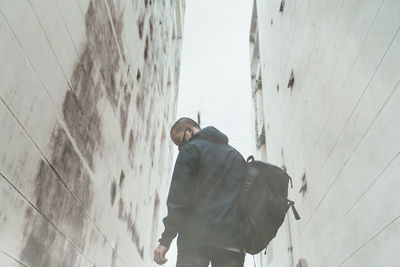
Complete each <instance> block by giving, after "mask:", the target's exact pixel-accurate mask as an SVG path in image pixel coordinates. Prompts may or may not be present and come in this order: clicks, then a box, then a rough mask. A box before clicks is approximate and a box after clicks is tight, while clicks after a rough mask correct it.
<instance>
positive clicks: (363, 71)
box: [250, 0, 400, 267]
mask: <svg viewBox="0 0 400 267" xmlns="http://www.w3.org/2000/svg"><path fill="white" fill-rule="evenodd" d="M399 14H400V2H399V1H396V0H389V1H381V0H379V1H374V0H351V1H327V0H318V1H309V0H308V1H298V0H295V1H288V0H272V1H259V0H255V1H254V9H253V18H252V23H251V33H250V55H251V71H252V73H251V75H252V87H253V99H254V106H255V130H256V141H257V151H258V154H259V155H258V156H259V158H261V159H263V160H266V161H268V162H270V163H273V164H275V165H278V166H281V167H282V168H284V169H286V170H287V172H288V173H289V174H290V175H291V176H292V178H293V183H294V188H293V189H289V198H290V199H292V200H294V201H295V202H296V208H297V209H298V211H299V213H300V216H301V220H299V221H296V220H295V219H294V217H293V214H292V213H291V212H288V215H287V217H286V220H285V222H284V224H283V225H282V227H281V228H280V230H279V232H278V234H277V236H276V238H275V239H274V240H273V241H272V242H271V244H270V245H269V246H268V249H267V251H266V253H265V254H264V253H262V254H260V255H258V256H257V261H258V264H259V265H258V266H279V267H280V266H303V267H304V266H324V267H325V266H352V267H353V266H399V264H400V257H399V256H398V251H399V249H400V245H399V243H398V241H397V239H398V236H399V235H400V220H399V216H400V206H399V205H398V202H399V200H400V197H399V194H398V193H397V190H396V189H395V188H399V187H400V180H399V175H400V157H399V153H400V141H399V136H400V124H399V123H398V122H399V121H400V108H399V106H400V88H399V81H400V73H399V71H398V69H397V68H398V66H399V63H400V35H399V29H400V16H399Z"/></svg>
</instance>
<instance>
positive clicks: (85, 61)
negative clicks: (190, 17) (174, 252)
mask: <svg viewBox="0 0 400 267" xmlns="http://www.w3.org/2000/svg"><path fill="white" fill-rule="evenodd" d="M184 10H185V3H184V1H183V0H162V1H154V0H145V1H127V0H114V1H111V0H96V1H95V0H70V1H61V0H57V1H54V0H52V1H50V0H40V1H39V0H21V1H12V0H6V1H1V3H0V43H1V49H0V62H1V63H2V64H1V65H2V66H1V67H0V68H1V72H0V100H1V101H0V122H1V131H0V148H1V149H0V192H1V193H0V201H1V203H2V205H1V208H0V266H115V267H116V266H146V267H147V266H154V265H155V264H154V263H153V262H152V258H153V249H154V247H155V245H156V241H157V238H158V236H159V233H160V232H161V230H162V229H161V228H162V227H161V225H160V223H159V222H160V221H161V218H160V216H159V214H160V213H161V214H162V211H163V208H164V207H162V206H161V207H160V200H162V199H165V198H166V191H167V190H166V189H167V188H168V183H169V182H168V181H169V179H168V176H169V174H170V172H171V163H172V162H171V161H172V153H173V150H172V145H171V142H168V141H169V140H168V138H169V128H170V126H171V125H172V123H173V121H174V120H175V116H176V101H177V95H178V79H179V65H180V54H181V39H182V26H183V14H184Z"/></svg>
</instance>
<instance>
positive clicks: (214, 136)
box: [190, 126, 229, 144]
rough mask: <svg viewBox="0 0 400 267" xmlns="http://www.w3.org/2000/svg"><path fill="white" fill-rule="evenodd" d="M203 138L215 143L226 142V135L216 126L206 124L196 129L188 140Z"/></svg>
mask: <svg viewBox="0 0 400 267" xmlns="http://www.w3.org/2000/svg"><path fill="white" fill-rule="evenodd" d="M193 139H204V140H208V141H211V142H215V143H221V144H228V141H229V140H228V137H227V136H226V135H225V134H223V133H221V132H220V131H219V130H218V129H217V128H215V127H213V126H208V127H205V128H203V129H201V130H200V131H198V132H197V133H196V134H195V135H193V137H192V138H191V139H190V140H193Z"/></svg>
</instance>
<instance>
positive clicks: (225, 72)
mask: <svg viewBox="0 0 400 267" xmlns="http://www.w3.org/2000/svg"><path fill="white" fill-rule="evenodd" d="M252 3H253V2H252V0H186V11H185V25H184V32H183V48H182V62H181V72H180V81H179V98H178V118H180V117H191V118H193V119H194V120H197V112H200V114H201V127H206V126H209V125H212V126H215V127H216V128H218V129H219V130H220V131H222V132H223V133H225V134H226V135H227V136H228V138H229V143H230V144H231V145H232V146H234V147H235V148H236V149H238V150H239V151H240V152H241V153H242V155H243V156H244V157H245V158H246V157H247V156H248V155H250V154H254V134H253V131H252V130H253V127H254V126H253V121H252V102H251V101H252V100H251V83H250V58H249V57H250V56H249V31H250V22H251V12H252ZM176 154H177V151H175V158H176ZM175 242H176V239H175V240H174V242H173V244H172V245H171V248H170V251H169V252H168V254H167V258H168V262H167V264H166V265H165V266H167V267H174V266H175V264H176V246H175ZM246 261H247V263H246V266H253V263H252V261H249V260H248V259H247V260H246Z"/></svg>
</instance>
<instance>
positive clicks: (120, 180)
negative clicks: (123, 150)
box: [119, 170, 125, 188]
mask: <svg viewBox="0 0 400 267" xmlns="http://www.w3.org/2000/svg"><path fill="white" fill-rule="evenodd" d="M124 182H125V173H124V171H123V170H121V175H120V176H119V188H122V187H123V186H124Z"/></svg>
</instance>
